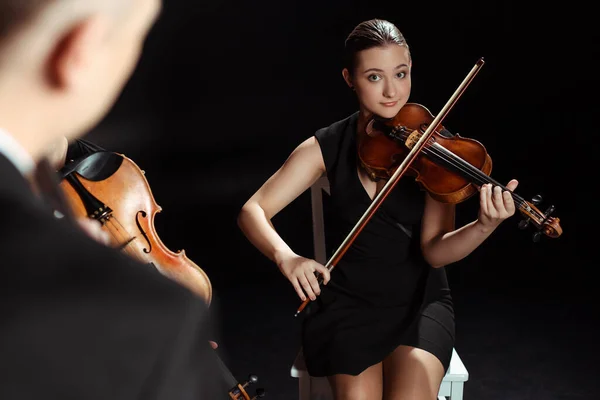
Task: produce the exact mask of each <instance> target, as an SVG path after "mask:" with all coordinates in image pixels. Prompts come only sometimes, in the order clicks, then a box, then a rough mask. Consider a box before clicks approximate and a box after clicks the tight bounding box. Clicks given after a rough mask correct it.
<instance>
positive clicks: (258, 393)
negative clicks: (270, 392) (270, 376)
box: [251, 388, 267, 400]
mask: <svg viewBox="0 0 600 400" xmlns="http://www.w3.org/2000/svg"><path fill="white" fill-rule="evenodd" d="M266 394H267V393H266V392H265V389H263V388H258V389H256V396H254V397H253V398H252V399H251V400H256V399H258V398H262V397H265V395H266Z"/></svg>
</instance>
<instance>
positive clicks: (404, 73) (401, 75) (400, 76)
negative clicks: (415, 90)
mask: <svg viewBox="0 0 600 400" xmlns="http://www.w3.org/2000/svg"><path fill="white" fill-rule="evenodd" d="M396 76H397V77H398V78H400V79H402V78H404V77H406V72H398V74H396Z"/></svg>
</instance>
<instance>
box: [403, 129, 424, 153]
mask: <svg viewBox="0 0 600 400" xmlns="http://www.w3.org/2000/svg"><path fill="white" fill-rule="evenodd" d="M420 138H421V132H420V131H418V130H414V131H412V133H411V134H410V135H408V138H406V141H405V142H404V144H405V145H406V147H408V148H409V149H412V148H413V147H414V145H415V144H417V142H418V141H419V139H420Z"/></svg>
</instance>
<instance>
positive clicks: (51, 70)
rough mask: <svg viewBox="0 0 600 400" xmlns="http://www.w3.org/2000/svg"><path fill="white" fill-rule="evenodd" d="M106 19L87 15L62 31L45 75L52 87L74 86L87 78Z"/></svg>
mask: <svg viewBox="0 0 600 400" xmlns="http://www.w3.org/2000/svg"><path fill="white" fill-rule="evenodd" d="M107 28H108V26H107V21H106V19H105V18H103V17H100V16H90V17H88V18H86V19H84V20H81V21H80V22H78V23H77V24H76V25H73V26H72V27H71V28H70V29H69V30H67V31H65V33H64V34H63V36H62V37H61V38H60V39H59V40H58V41H57V42H56V44H55V46H54V49H53V50H52V51H51V52H50V57H49V58H48V62H47V64H46V65H47V67H46V71H47V76H48V77H49V79H50V85H52V86H53V87H55V88H66V87H69V86H76V85H78V84H80V83H81V82H82V81H84V80H85V79H86V78H87V74H86V72H87V71H88V70H89V69H90V68H91V67H92V66H93V63H94V60H95V58H96V56H97V54H98V51H99V50H100V46H101V45H102V41H103V40H104V37H105V34H106V31H107Z"/></svg>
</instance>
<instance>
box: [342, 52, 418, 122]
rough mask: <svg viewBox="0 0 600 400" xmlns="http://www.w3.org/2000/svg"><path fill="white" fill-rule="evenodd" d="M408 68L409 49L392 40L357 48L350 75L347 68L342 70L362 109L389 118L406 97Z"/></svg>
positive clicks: (408, 82)
mask: <svg viewBox="0 0 600 400" xmlns="http://www.w3.org/2000/svg"><path fill="white" fill-rule="evenodd" d="M410 68H411V62H410V53H409V51H408V49H407V48H406V47H405V46H399V45H395V44H392V45H388V46H383V47H373V48H370V49H367V50H362V51H360V52H358V54H357V56H356V65H355V69H354V72H353V74H352V76H350V74H349V73H348V71H347V70H344V73H343V74H344V78H345V79H346V82H347V83H348V84H349V85H353V86H354V87H355V90H356V94H357V96H358V101H359V103H360V105H361V107H362V108H363V109H364V110H365V111H367V112H370V113H373V114H376V115H378V116H380V117H383V118H392V117H394V116H395V115H396V114H397V113H398V112H399V111H400V109H401V108H402V106H404V104H406V102H407V101H408V97H409V95H410V88H411V80H410Z"/></svg>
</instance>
